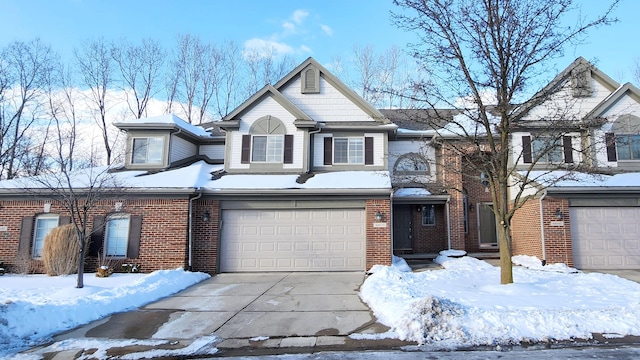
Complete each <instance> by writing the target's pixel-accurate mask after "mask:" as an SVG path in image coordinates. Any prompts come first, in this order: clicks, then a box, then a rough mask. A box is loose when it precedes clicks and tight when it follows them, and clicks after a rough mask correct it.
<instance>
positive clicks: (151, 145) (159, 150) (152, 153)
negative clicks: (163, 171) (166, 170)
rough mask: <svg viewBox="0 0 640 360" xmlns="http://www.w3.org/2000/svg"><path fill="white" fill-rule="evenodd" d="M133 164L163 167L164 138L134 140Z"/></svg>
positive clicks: (139, 138)
mask: <svg viewBox="0 0 640 360" xmlns="http://www.w3.org/2000/svg"><path fill="white" fill-rule="evenodd" d="M132 150H133V151H132V156H131V163H132V164H149V165H161V164H162V163H163V154H164V137H163V136H154V137H137V138H133V144H132Z"/></svg>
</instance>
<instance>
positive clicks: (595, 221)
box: [570, 207, 640, 269]
mask: <svg viewBox="0 0 640 360" xmlns="http://www.w3.org/2000/svg"><path fill="white" fill-rule="evenodd" d="M570 211H571V214H570V216H571V238H572V246H573V260H574V264H575V266H576V267H577V268H579V269H638V268H640V266H639V265H640V264H638V259H639V258H640V226H638V224H639V223H640V209H638V208H629V207H617V208H613V207H611V208H578V207H573V208H571V209H570Z"/></svg>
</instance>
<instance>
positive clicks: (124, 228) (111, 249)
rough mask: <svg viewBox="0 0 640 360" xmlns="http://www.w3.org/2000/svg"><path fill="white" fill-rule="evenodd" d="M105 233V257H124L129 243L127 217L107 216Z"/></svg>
mask: <svg viewBox="0 0 640 360" xmlns="http://www.w3.org/2000/svg"><path fill="white" fill-rule="evenodd" d="M105 231H106V233H105V255H107V256H115V257H126V256H127V248H128V243H129V215H126V214H125V215H112V216H109V218H108V220H107V226H106V228H105Z"/></svg>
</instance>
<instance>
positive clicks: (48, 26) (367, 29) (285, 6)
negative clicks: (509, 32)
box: [0, 0, 640, 82]
mask: <svg viewBox="0 0 640 360" xmlns="http://www.w3.org/2000/svg"><path fill="white" fill-rule="evenodd" d="M581 3H582V4H584V7H585V11H587V12H589V11H601V10H602V9H603V8H604V7H605V6H604V3H605V2H604V1H601V0H583V1H581ZM0 9H2V10H1V12H2V16H1V17H2V20H1V21H0V47H4V46H5V45H7V44H8V43H9V42H11V41H13V40H24V41H27V40H31V39H34V38H37V37H39V38H41V39H42V40H43V41H44V42H45V43H48V44H51V45H52V46H53V48H54V50H56V51H58V52H60V53H62V54H63V55H69V54H71V52H72V49H73V48H74V47H77V46H79V45H80V44H81V41H82V40H84V39H93V38H97V37H101V36H102V37H104V38H105V39H107V40H118V39H122V38H124V39H129V40H132V41H136V40H139V39H142V38H149V37H150V38H154V39H157V40H160V41H162V42H163V43H164V44H165V46H167V47H173V46H174V44H175V39H176V36H177V35H178V34H187V33H190V34H193V35H198V36H200V37H201V38H202V39H203V40H205V41H212V42H221V41H224V40H233V41H235V42H236V43H238V44H239V45H242V46H250V45H251V44H262V43H264V42H271V43H272V45H274V46H275V47H276V48H278V49H280V50H281V51H282V52H286V53H288V54H289V55H290V56H292V57H293V58H294V59H295V60H296V62H298V61H302V60H304V59H305V58H307V57H308V56H313V57H315V58H316V59H317V60H318V61H320V62H321V63H328V62H330V61H331V60H332V58H333V57H335V56H340V57H342V58H343V59H348V58H349V57H350V56H351V54H352V53H353V46H354V45H355V44H357V45H367V44H371V45H373V46H374V47H375V49H377V50H379V51H383V50H386V49H388V48H390V47H391V46H392V45H398V46H399V47H400V48H405V47H406V46H405V45H406V44H407V43H408V42H411V41H412V40H413V36H412V35H411V34H408V33H405V32H403V31H401V30H399V29H396V28H395V27H394V26H393V25H392V24H391V22H390V16H389V11H390V10H392V9H394V6H393V3H392V1H391V0H341V1H334V0H323V1H287V0H271V1H263V0H224V1H223V0H218V1H213V0H210V1H205V0H180V1H178V0H174V1H169V0H109V1H107V0H0ZM638 14H640V1H635V0H623V2H622V3H621V4H620V6H619V7H618V10H617V11H616V12H615V16H617V17H618V18H619V19H620V22H619V23H617V24H614V25H612V26H610V27H605V28H600V29H597V30H595V31H592V32H591V33H590V37H589V39H588V40H587V42H586V43H585V44H583V45H580V46H579V47H577V48H574V47H570V48H567V49H566V50H567V51H566V56H565V57H564V58H563V59H560V60H558V61H557V69H562V68H564V67H565V66H567V65H568V64H569V63H570V62H571V61H572V60H573V59H575V58H576V57H577V56H584V57H585V58H587V59H588V60H591V61H594V62H595V63H596V65H597V66H598V67H599V68H600V69H601V70H602V71H604V72H605V73H607V74H609V75H610V76H611V77H613V78H614V79H616V80H618V81H623V82H624V81H631V80H632V68H633V65H634V63H635V60H636V59H637V58H640V47H639V46H638V45H637V42H636V41H635V40H634V38H635V37H636V36H637V21H638V20H637V16H638ZM569 20H571V19H569ZM554 72H555V71H554ZM550 75H551V77H552V75H555V74H550Z"/></svg>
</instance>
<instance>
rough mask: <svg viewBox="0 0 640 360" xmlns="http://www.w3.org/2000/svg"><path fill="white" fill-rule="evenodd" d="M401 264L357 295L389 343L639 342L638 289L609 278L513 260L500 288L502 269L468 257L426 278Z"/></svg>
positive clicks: (376, 273) (376, 275)
mask: <svg viewBox="0 0 640 360" xmlns="http://www.w3.org/2000/svg"><path fill="white" fill-rule="evenodd" d="M403 262H404V260H402V259H400V261H398V262H395V264H394V266H391V267H387V266H375V267H374V268H373V269H372V272H373V274H372V275H370V276H369V277H368V278H367V280H366V281H365V282H364V284H363V285H362V287H361V292H360V296H361V298H362V299H363V300H364V301H365V302H366V303H367V304H368V305H369V306H370V307H371V309H372V310H373V312H374V314H375V316H376V317H377V318H378V321H379V322H381V323H383V324H385V325H387V326H389V327H391V330H390V331H391V332H393V334H387V336H389V335H392V336H397V337H399V338H400V339H405V340H412V341H417V342H419V343H420V344H427V345H433V346H436V347H443V348H450V347H459V346H472V345H499V344H513V343H520V342H523V341H532V342H536V341H548V340H568V339H574V338H581V339H590V338H591V337H592V333H602V334H604V335H605V336H608V337H621V336H625V335H640V284H638V283H635V282H632V281H629V280H626V279H622V278H620V277H617V276H614V275H608V274H600V273H591V274H585V273H582V272H579V271H576V270H575V269H571V268H568V267H567V266H566V265H564V264H553V265H547V266H544V267H542V266H541V264H540V261H539V260H538V259H536V258H533V257H526V256H517V257H514V259H513V262H514V263H515V264H521V265H523V266H516V267H514V269H513V276H514V283H513V284H509V285H500V268H499V267H494V266H492V265H490V264H489V263H487V262H485V261H481V260H478V259H475V258H472V257H467V256H465V257H461V258H452V257H446V256H440V257H438V259H436V262H439V263H440V264H441V265H442V266H443V267H444V268H445V269H443V270H436V271H423V272H406V267H405V268H404V269H403V268H402V267H401V265H406V264H403Z"/></svg>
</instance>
